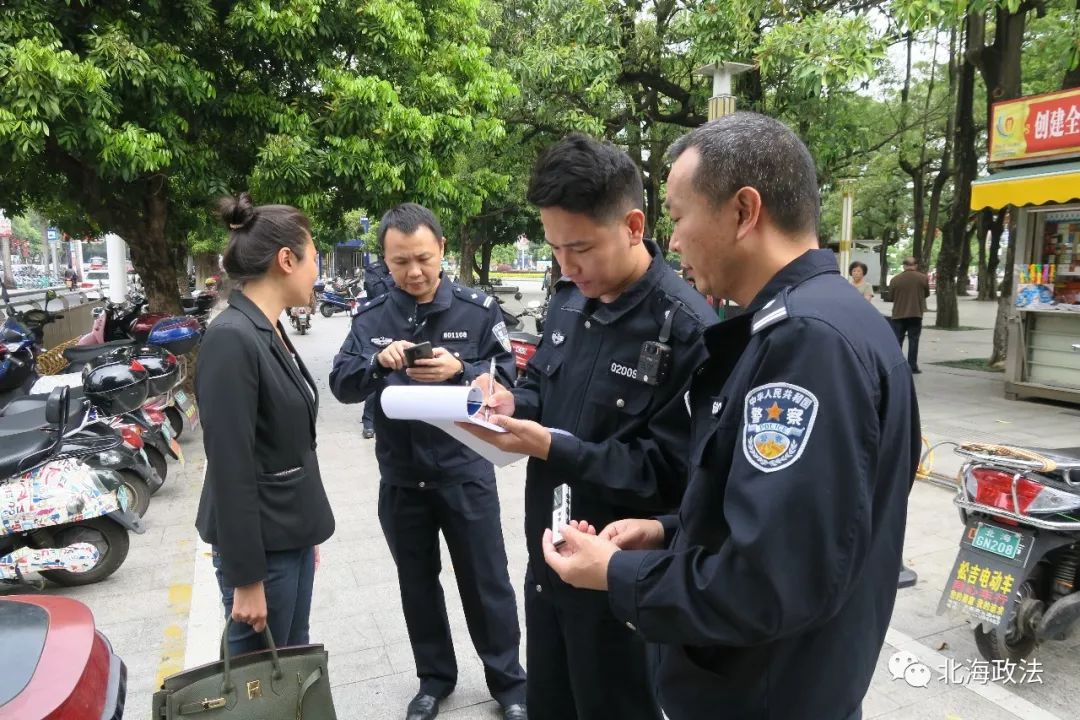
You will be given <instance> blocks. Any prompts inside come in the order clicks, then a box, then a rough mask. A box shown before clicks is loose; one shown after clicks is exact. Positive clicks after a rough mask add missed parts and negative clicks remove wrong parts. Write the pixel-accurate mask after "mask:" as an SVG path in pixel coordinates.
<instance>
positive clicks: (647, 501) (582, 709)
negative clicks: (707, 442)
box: [470, 135, 715, 720]
mask: <svg viewBox="0 0 1080 720" xmlns="http://www.w3.org/2000/svg"><path fill="white" fill-rule="evenodd" d="M528 197H529V200H530V201H531V202H532V203H533V204H535V205H536V206H538V207H539V208H540V219H541V221H542V222H543V224H544V234H545V236H546V238H547V242H548V244H549V245H550V246H551V248H552V252H553V253H554V255H555V257H556V258H557V259H558V261H559V265H560V267H561V268H562V272H563V279H562V280H560V281H559V282H558V283H556V286H555V292H554V294H553V295H552V297H551V302H550V304H549V308H550V309H549V311H548V317H547V320H546V322H545V323H544V336H543V338H542V339H541V341H540V345H539V347H538V348H537V351H536V354H535V355H534V356H533V358H532V360H531V361H530V362H529V367H528V374H527V376H526V377H525V378H524V379H523V381H522V382H521V383H520V384H519V385H518V387H516V388H513V390H512V391H508V390H506V389H498V390H496V392H495V393H493V394H492V396H491V397H490V398H489V400H488V402H489V405H490V406H491V408H492V410H493V411H494V412H495V413H497V415H495V416H493V420H492V421H493V422H497V423H498V424H499V425H501V426H502V427H503V428H505V429H506V430H507V431H508V432H507V433H504V434H501V435H500V434H496V433H492V432H491V431H487V430H485V431H475V434H478V435H481V436H483V437H484V439H486V440H488V441H489V442H491V443H493V444H496V445H498V446H500V447H502V448H504V449H506V450H511V451H517V452H523V453H525V454H528V455H531V456H532V459H531V460H530V461H529V466H528V474H527V479H526V489H525V495H526V499H525V503H526V504H525V529H526V543H527V545H528V549H529V565H528V571H527V574H526V585H525V624H526V628H527V630H528V640H529V642H528V662H527V665H528V668H529V683H528V684H529V693H528V697H529V712H530V713H531V714H532V716H533V718H534V720H535V718H541V719H545V720H546V719H547V718H551V719H552V720H572V719H573V718H580V719H581V720H592V719H593V718H620V719H621V720H627V719H636V718H641V719H643V720H659V718H660V717H661V715H660V710H659V709H658V707H657V706H656V703H655V701H654V699H653V691H652V687H651V684H650V678H649V674H648V671H647V663H646V655H645V647H644V644H643V643H642V641H641V639H640V638H639V637H638V636H637V635H636V634H635V633H634V632H633V631H632V630H630V629H629V628H627V627H626V626H625V625H624V623H623V621H622V620H620V619H617V618H616V617H615V616H614V615H613V613H612V612H611V609H610V608H609V607H608V604H607V598H606V597H605V596H604V595H603V594H601V593H596V592H592V591H587V590H577V589H575V588H573V587H571V586H569V585H567V584H566V583H564V582H562V581H561V580H560V579H559V577H558V576H557V575H556V574H555V573H554V572H552V571H551V570H550V569H549V568H548V567H547V565H546V564H545V563H544V556H543V553H542V551H541V547H540V540H541V538H542V536H543V533H544V529H545V528H547V527H549V526H550V524H551V520H552V512H553V502H554V497H555V493H556V490H557V488H560V486H561V485H563V484H564V483H565V484H567V485H568V487H569V490H570V492H569V496H570V504H571V509H570V512H571V513H572V516H573V517H574V518H577V519H581V520H586V521H588V522H590V523H593V524H595V525H596V526H597V527H602V526H604V525H607V524H608V523H611V522H614V521H616V520H618V519H620V518H628V517H642V516H647V515H649V513H650V512H651V511H653V512H663V511H664V510H662V509H665V508H666V509H668V510H670V509H671V508H674V507H675V506H677V505H678V503H679V500H680V498H681V496H682V491H683V488H684V477H685V470H686V454H687V444H688V441H689V430H690V417H689V414H688V412H687V409H686V404H685V400H684V394H685V392H686V388H687V384H688V381H689V379H690V374H691V372H692V371H693V370H694V368H696V367H697V366H698V365H699V364H700V363H701V362H702V360H703V359H704V358H705V346H704V343H703V341H702V333H703V331H704V329H705V327H706V326H707V325H708V324H709V323H710V322H712V319H713V318H714V317H715V315H714V314H713V312H712V310H711V308H709V306H708V304H707V303H706V302H705V299H704V298H703V297H702V296H701V295H700V294H699V293H697V292H696V291H694V289H693V288H691V287H690V286H689V285H687V284H686V283H685V282H684V281H683V280H682V279H681V278H680V277H679V276H678V275H676V273H675V271H674V270H673V269H672V268H671V267H670V266H668V264H667V262H666V261H665V259H664V253H663V251H662V250H661V249H660V248H659V247H658V246H657V245H656V244H655V243H653V242H649V241H645V240H644V239H643V236H644V232H645V214H644V212H642V209H641V208H642V205H643V190H642V180H641V174H640V172H639V170H638V168H637V166H636V165H634V162H633V161H632V160H631V159H630V157H629V156H628V155H627V154H626V153H625V152H623V151H622V150H619V149H618V148H616V147H614V146H612V145H610V144H606V143H600V142H597V141H595V140H592V139H590V138H587V137H585V136H583V135H572V136H570V137H568V138H566V139H564V140H563V141H561V142H559V143H556V144H555V145H553V146H552V147H551V148H549V149H548V150H547V151H546V152H545V153H544V154H543V155H542V156H541V158H540V159H539V161H538V162H537V164H536V167H535V169H534V171H533V174H532V178H531V179H530V182H529V193H528ZM476 385H477V386H479V387H480V388H482V389H484V391H485V392H487V381H486V378H480V379H479V380H478V381H477V382H476ZM553 429H554V430H558V431H562V432H553ZM470 432H473V430H470ZM560 496H561V497H565V496H566V493H565V492H562V493H560Z"/></svg>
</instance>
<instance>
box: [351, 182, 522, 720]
mask: <svg viewBox="0 0 1080 720" xmlns="http://www.w3.org/2000/svg"><path fill="white" fill-rule="evenodd" d="M379 244H380V245H381V246H382V250H383V255H384V257H385V258H386V264H387V266H388V267H389V268H390V272H391V273H392V274H393V276H394V285H395V287H392V288H391V289H390V291H389V292H387V293H386V294H383V295H379V296H378V297H375V298H373V299H370V300H368V301H367V302H365V303H362V304H361V306H360V308H359V311H358V314H357V316H356V318H355V319H354V320H353V326H352V332H350V333H349V336H348V338H346V340H345V343H344V344H343V345H342V347H341V352H340V353H339V354H338V356H337V357H336V358H335V359H334V369H333V371H332V372H331V373H330V389H331V390H332V391H333V393H334V396H335V397H337V399H338V400H340V401H342V402H346V403H352V402H360V401H361V400H364V399H365V398H369V397H370V398H371V402H373V403H375V404H376V408H377V409H376V414H375V426H376V430H377V431H378V432H377V435H376V440H375V443H376V444H375V453H376V455H377V457H378V460H379V470H380V472H381V473H382V484H381V485H380V487H379V521H380V522H381V523H382V528H383V533H384V535H385V536H386V541H387V544H388V545H389V546H390V553H391V554H392V555H393V556H394V561H395V563H396V564H397V570H398V584H399V586H400V589H401V602H402V606H403V608H404V611H405V622H406V625H407V626H408V630H409V641H410V642H411V643H412V649H413V658H414V659H415V661H416V672H417V675H418V677H419V678H420V691H419V693H418V694H417V695H416V697H414V698H413V700H412V702H410V703H409V707H408V710H407V715H406V717H407V720H430V718H434V717H435V716H436V715H437V714H438V711H439V700H441V699H442V698H444V697H446V696H447V695H449V694H450V693H451V692H452V691H453V689H454V686H455V684H456V682H457V662H456V661H455V658H454V647H453V644H452V643H451V639H450V624H449V621H448V620H447V617H446V604H445V601H444V599H443V591H442V586H441V585H440V584H439V571H440V569H441V566H440V562H439V531H440V530H441V531H442V533H443V537H444V538H445V539H446V545H447V547H448V548H449V550H450V557H451V559H452V560H453V563H454V572H455V574H456V575H457V581H458V589H459V591H460V593H461V601H462V605H463V607H464V610H465V620H466V623H467V624H468V627H469V634H470V636H471V637H472V641H473V645H474V646H475V647H476V651H477V653H478V654H479V655H480V659H481V660H482V661H483V663H484V671H485V675H486V678H487V683H488V689H489V690H490V691H491V694H492V696H493V697H494V698H495V699H496V700H497V701H498V702H499V703H500V704H501V705H502V706H503V714H504V717H505V718H506V720H525V718H526V710H525V706H524V703H525V673H524V671H523V670H522V668H521V665H520V663H519V661H518V644H519V641H520V637H521V633H520V630H519V628H518V619H517V603H516V601H515V599H514V591H513V588H512V587H511V585H510V577H509V574H508V573H507V569H506V550H505V548H504V546H503V537H502V527H501V525H500V523H499V496H498V492H497V491H496V488H495V472H494V468H493V467H492V465H491V463H490V462H488V461H486V460H484V459H483V458H481V457H480V456H479V455H477V454H476V453H474V452H473V451H472V450H469V449H468V448H466V447H465V446H464V445H462V444H461V443H460V442H458V441H457V440H454V439H453V438H451V437H450V436H449V435H447V434H446V433H444V432H443V431H442V430H439V429H437V428H434V427H431V426H429V425H426V424H425V423H423V422H419V421H399V420H390V419H388V418H387V417H386V415H385V414H384V413H383V411H382V408H381V407H379V406H378V404H377V400H378V396H379V394H380V393H381V392H382V389H383V388H385V387H386V386H387V385H399V384H412V383H440V384H468V383H469V382H470V381H472V380H473V379H474V378H475V377H477V375H479V374H480V373H481V372H486V371H487V370H488V368H489V361H490V359H491V358H494V359H495V361H496V363H497V367H498V374H499V376H500V377H502V378H505V379H509V378H511V377H513V374H514V372H515V369H514V360H513V356H512V355H511V354H510V343H509V335H508V333H507V331H506V326H505V325H504V323H503V319H502V313H501V312H500V311H499V306H498V304H497V303H496V302H495V301H494V299H493V298H490V297H486V296H485V295H484V294H483V293H480V292H478V291H476V290H472V289H469V288H465V287H462V286H460V285H456V284H454V283H452V282H450V281H449V280H446V279H444V278H443V277H442V273H441V272H440V268H441V263H442V258H443V248H444V245H445V239H444V238H443V234H442V228H441V227H440V225H439V221H438V220H437V219H436V218H435V216H434V215H433V214H432V213H431V211H429V210H428V209H427V208H424V207H421V206H419V205H415V204H412V203H407V204H404V205H399V206H398V207H395V208H393V209H391V210H389V211H388V212H387V213H386V214H385V215H384V216H383V218H382V220H381V222H380V225H379ZM424 341H429V342H431V344H432V345H433V346H435V348H434V350H433V355H434V357H433V358H432V359H430V360H424V359H419V360H417V361H416V363H415V366H414V367H410V368H406V362H405V355H404V351H405V349H406V348H408V347H411V346H412V345H413V344H415V343H420V342H424Z"/></svg>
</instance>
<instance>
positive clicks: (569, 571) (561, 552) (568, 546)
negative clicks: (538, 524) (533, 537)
mask: <svg viewBox="0 0 1080 720" xmlns="http://www.w3.org/2000/svg"><path fill="white" fill-rule="evenodd" d="M559 533H560V534H561V535H562V536H563V540H565V542H564V543H563V544H562V545H561V546H560V547H559V548H558V549H556V548H555V544H554V543H553V542H552V539H551V529H550V528H549V529H547V530H545V531H544V539H543V547H544V562H546V563H547V564H548V566H549V567H550V568H551V569H552V570H554V571H555V572H556V573H558V575H559V577H560V578H562V580H563V582H565V583H569V584H570V585H573V586H574V587H576V588H583V589H585V590H607V589H608V585H607V571H608V565H609V564H610V562H611V556H612V555H614V554H615V553H617V552H619V547H618V546H617V545H615V543H613V542H611V541H610V540H605V539H603V538H601V537H598V536H596V535H589V534H587V533H583V532H581V530H579V529H577V528H576V527H573V526H572V525H564V526H563V527H562V529H561V530H559Z"/></svg>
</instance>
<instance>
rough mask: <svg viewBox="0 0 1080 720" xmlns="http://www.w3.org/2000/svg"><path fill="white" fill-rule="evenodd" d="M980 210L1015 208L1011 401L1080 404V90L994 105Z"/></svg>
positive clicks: (978, 184)
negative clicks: (988, 172) (1052, 401)
mask: <svg viewBox="0 0 1080 720" xmlns="http://www.w3.org/2000/svg"><path fill="white" fill-rule="evenodd" d="M989 167H990V169H991V172H992V174H991V175H990V176H989V177H986V178H983V179H981V180H976V181H975V182H974V183H972V186H971V209H972V210H974V211H978V210H982V209H985V208H991V209H994V210H1000V209H1001V208H1004V207H1006V206H1009V205H1012V206H1014V207H1015V208H1016V210H1015V212H1016V214H1017V217H1016V221H1017V222H1016V237H1013V238H1010V239H1009V242H1015V243H1016V265H1015V266H1014V267H1013V268H1011V272H1012V273H1013V287H1014V289H1015V292H1014V299H1015V303H1014V306H1013V308H1012V311H1011V315H1010V317H1009V341H1008V360H1007V364H1006V368H1005V395H1006V397H1008V398H1010V399H1016V398H1023V397H1034V398H1044V399H1050V400H1061V401H1066V402H1072V403H1078V404H1080V89H1078V90H1070V91H1065V92H1057V93H1049V94H1046V95H1033V96H1029V97H1023V98H1019V99H1016V100H1008V101H1005V102H999V103H995V104H994V106H993V110H992V114H991V123H990V157H989Z"/></svg>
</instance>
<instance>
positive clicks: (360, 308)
mask: <svg viewBox="0 0 1080 720" xmlns="http://www.w3.org/2000/svg"><path fill="white" fill-rule="evenodd" d="M388 297H390V293H383V294H382V295H377V296H375V297H373V298H371V299H370V300H365V301H364V302H362V303H360V304H359V305H357V306H356V314H357V315H359V314H361V313H365V312H367V311H368V310H370V309H372V308H375V307H378V306H380V305H382V304H383V303H384V302H386V298H388Z"/></svg>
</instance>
